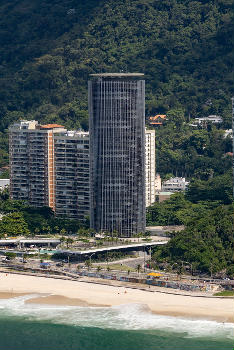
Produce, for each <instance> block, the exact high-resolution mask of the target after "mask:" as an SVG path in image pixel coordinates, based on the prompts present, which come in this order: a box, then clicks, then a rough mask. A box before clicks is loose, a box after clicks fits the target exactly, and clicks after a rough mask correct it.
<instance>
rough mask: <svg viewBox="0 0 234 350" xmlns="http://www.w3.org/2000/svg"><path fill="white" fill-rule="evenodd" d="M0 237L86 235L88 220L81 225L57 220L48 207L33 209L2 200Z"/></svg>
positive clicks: (21, 202) (25, 204)
mask: <svg viewBox="0 0 234 350" xmlns="http://www.w3.org/2000/svg"><path fill="white" fill-rule="evenodd" d="M0 213H2V214H3V215H4V216H3V218H2V220H1V221H0V237H4V236H6V237H7V236H17V235H26V236H27V235H50V234H61V235H65V234H74V233H75V234H76V233H82V234H85V233H86V229H87V228H88V226H89V223H88V220H87V222H86V223H83V224H81V223H80V222H78V221H77V220H71V219H67V218H56V217H55V216H54V213H53V211H52V210H51V209H50V208H48V207H42V208H32V207H30V206H29V205H28V204H27V203H26V202H23V201H16V200H9V199H7V198H6V197H5V195H3V197H2V198H1V199H0Z"/></svg>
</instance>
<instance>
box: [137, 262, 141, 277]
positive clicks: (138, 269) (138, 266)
mask: <svg viewBox="0 0 234 350" xmlns="http://www.w3.org/2000/svg"><path fill="white" fill-rule="evenodd" d="M140 269H141V265H140V264H139V265H137V272H138V275H139V273H140Z"/></svg>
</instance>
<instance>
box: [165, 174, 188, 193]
mask: <svg viewBox="0 0 234 350" xmlns="http://www.w3.org/2000/svg"><path fill="white" fill-rule="evenodd" d="M188 185H189V181H186V180H185V178H184V177H172V178H170V179H169V180H166V181H163V183H162V191H164V192H178V191H185V190H186V188H187V187H188Z"/></svg>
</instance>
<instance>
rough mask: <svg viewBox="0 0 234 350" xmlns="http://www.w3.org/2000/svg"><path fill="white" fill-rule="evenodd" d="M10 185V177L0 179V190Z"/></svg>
mask: <svg viewBox="0 0 234 350" xmlns="http://www.w3.org/2000/svg"><path fill="white" fill-rule="evenodd" d="M9 185H10V179H0V192H2V191H3V190H4V189H5V188H8V187H9Z"/></svg>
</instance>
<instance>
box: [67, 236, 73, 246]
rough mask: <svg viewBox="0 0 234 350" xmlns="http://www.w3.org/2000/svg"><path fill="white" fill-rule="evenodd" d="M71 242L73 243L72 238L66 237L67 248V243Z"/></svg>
mask: <svg viewBox="0 0 234 350" xmlns="http://www.w3.org/2000/svg"><path fill="white" fill-rule="evenodd" d="M72 243H74V239H72V238H69V237H68V238H67V239H66V244H67V248H68V247H69V245H70V244H72Z"/></svg>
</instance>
